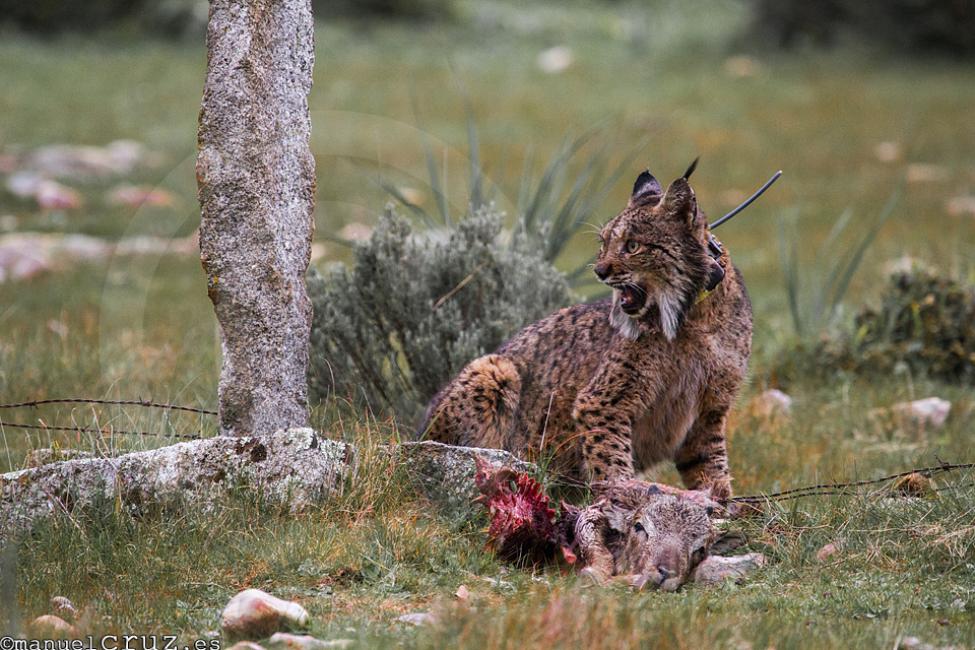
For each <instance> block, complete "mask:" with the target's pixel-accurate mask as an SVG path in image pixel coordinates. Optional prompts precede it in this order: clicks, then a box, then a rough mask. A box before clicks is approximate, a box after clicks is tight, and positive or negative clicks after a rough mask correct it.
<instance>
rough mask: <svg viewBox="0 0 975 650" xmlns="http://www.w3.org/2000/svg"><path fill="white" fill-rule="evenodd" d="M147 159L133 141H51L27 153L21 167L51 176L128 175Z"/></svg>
mask: <svg viewBox="0 0 975 650" xmlns="http://www.w3.org/2000/svg"><path fill="white" fill-rule="evenodd" d="M149 158H150V156H149V154H148V153H147V151H146V149H145V147H144V146H143V145H142V144H141V143H139V142H135V141H133V140H116V141H114V142H111V143H109V144H108V145H107V146H105V147H93V146H78V145H66V144H53V145H47V146H44V147H39V148H38V149H35V150H34V151H32V152H30V153H29V154H27V155H26V156H25V157H24V160H23V161H22V162H21V168H23V169H30V170H33V171H35V172H39V173H41V174H44V175H46V176H51V177H55V178H78V179H92V178H102V177H106V176H114V175H122V174H128V173H130V172H132V171H134V170H135V168H136V167H138V166H139V165H140V164H142V163H145V162H147V161H148V160H149Z"/></svg>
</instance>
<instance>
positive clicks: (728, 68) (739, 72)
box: [724, 55, 762, 79]
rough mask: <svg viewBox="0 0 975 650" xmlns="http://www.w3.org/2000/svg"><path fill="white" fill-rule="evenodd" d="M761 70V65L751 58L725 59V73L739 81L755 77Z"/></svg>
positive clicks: (734, 57) (736, 57) (739, 56)
mask: <svg viewBox="0 0 975 650" xmlns="http://www.w3.org/2000/svg"><path fill="white" fill-rule="evenodd" d="M761 68H762V66H761V64H759V62H758V61H756V60H755V59H753V58H752V57H750V56H743V55H738V56H732V57H728V58H727V59H725V62H724V71H725V72H726V73H728V75H729V76H731V77H735V78H737V79H743V78H745V77H754V76H755V75H756V74H757V73H758V72H759V71H760V70H761Z"/></svg>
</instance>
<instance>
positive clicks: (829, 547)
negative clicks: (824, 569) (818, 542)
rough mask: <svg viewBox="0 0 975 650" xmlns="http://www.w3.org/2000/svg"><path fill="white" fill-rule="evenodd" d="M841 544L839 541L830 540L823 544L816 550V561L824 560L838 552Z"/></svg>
mask: <svg viewBox="0 0 975 650" xmlns="http://www.w3.org/2000/svg"><path fill="white" fill-rule="evenodd" d="M841 548H842V544H841V543H840V542H830V543H829V544H826V545H824V546H823V547H822V548H821V549H819V550H818V551H816V561H817V562H825V561H826V560H828V559H829V558H831V557H833V556H834V555H836V554H837V553H839V552H840V549H841Z"/></svg>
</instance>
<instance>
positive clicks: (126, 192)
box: [105, 184, 176, 208]
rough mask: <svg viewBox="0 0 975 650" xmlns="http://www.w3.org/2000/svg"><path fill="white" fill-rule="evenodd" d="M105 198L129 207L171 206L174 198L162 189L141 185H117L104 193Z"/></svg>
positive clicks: (173, 203)
mask: <svg viewBox="0 0 975 650" xmlns="http://www.w3.org/2000/svg"><path fill="white" fill-rule="evenodd" d="M105 198H106V200H107V201H108V202H109V203H112V204H114V205H124V206H126V207H129V208H141V207H142V206H149V207H156V208H160V207H166V208H168V207H172V206H173V205H175V204H176V198H175V197H174V196H173V195H172V194H170V193H169V192H167V191H166V190H164V189H160V188H158V187H146V186H141V185H128V184H125V185H117V186H116V187H114V188H112V189H111V190H110V191H109V192H108V193H107V194H106V195H105Z"/></svg>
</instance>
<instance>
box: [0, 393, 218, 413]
mask: <svg viewBox="0 0 975 650" xmlns="http://www.w3.org/2000/svg"><path fill="white" fill-rule="evenodd" d="M45 404H102V405H109V406H142V407H145V408H158V409H165V410H167V411H186V412H188V413H199V414H201V415H217V412H216V411H211V410H210V409H204V408H197V407H195V406H180V405H179V404H167V403H165V402H153V401H150V400H142V399H91V398H87V397H62V398H53V399H39V400H32V401H29V402H14V403H11V404H0V409H15V408H28V407H34V406H43V405H45Z"/></svg>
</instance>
